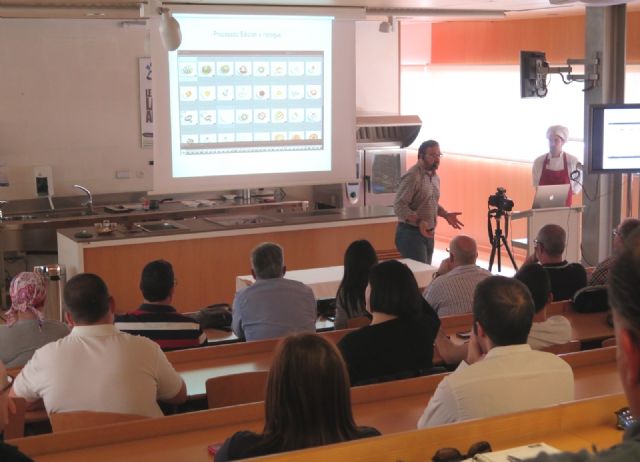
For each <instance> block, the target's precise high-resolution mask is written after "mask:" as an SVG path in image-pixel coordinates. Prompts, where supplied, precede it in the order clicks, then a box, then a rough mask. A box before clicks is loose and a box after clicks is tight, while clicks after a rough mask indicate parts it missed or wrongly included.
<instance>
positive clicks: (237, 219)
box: [205, 215, 282, 226]
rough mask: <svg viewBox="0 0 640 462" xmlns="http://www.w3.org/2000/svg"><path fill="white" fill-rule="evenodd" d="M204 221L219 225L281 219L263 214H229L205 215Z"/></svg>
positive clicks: (279, 221) (242, 224) (246, 223)
mask: <svg viewBox="0 0 640 462" xmlns="http://www.w3.org/2000/svg"><path fill="white" fill-rule="evenodd" d="M205 220H206V221H208V222H209V223H214V224H216V225H220V226H251V225H265V224H272V223H281V222H282V220H280V219H278V218H273V217H265V216H264V215H231V216H227V217H206V218H205Z"/></svg>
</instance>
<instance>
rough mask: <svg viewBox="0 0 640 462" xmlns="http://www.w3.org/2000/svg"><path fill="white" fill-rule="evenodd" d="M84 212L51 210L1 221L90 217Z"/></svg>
mask: <svg viewBox="0 0 640 462" xmlns="http://www.w3.org/2000/svg"><path fill="white" fill-rule="evenodd" d="M92 215H96V214H95V213H93V214H88V213H87V212H86V210H84V209H83V210H51V211H47V212H31V213H28V214H23V215H8V216H5V217H4V218H3V219H2V221H26V220H55V219H57V218H83V217H90V216H92Z"/></svg>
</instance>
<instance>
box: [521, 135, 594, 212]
mask: <svg viewBox="0 0 640 462" xmlns="http://www.w3.org/2000/svg"><path fill="white" fill-rule="evenodd" d="M568 138H569V129H568V128H567V127H563V126H562V125H552V126H551V127H549V128H548V129H547V139H548V140H549V152H548V153H547V154H543V155H541V156H540V157H538V158H537V159H536V160H534V161H533V168H532V171H531V173H532V176H533V186H534V187H535V188H537V187H538V186H545V185H555V184H567V185H568V184H570V185H571V186H570V187H569V188H568V193H567V200H566V202H565V205H566V206H567V207H570V206H571V202H572V197H573V195H574V194H578V193H579V192H580V191H581V190H582V165H581V164H580V162H579V161H578V159H577V158H576V157H575V156H572V155H571V154H569V153H566V152H564V151H563V150H562V148H563V146H564V144H565V143H566V142H567V139H568Z"/></svg>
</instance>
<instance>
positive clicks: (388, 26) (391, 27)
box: [378, 16, 396, 34]
mask: <svg viewBox="0 0 640 462" xmlns="http://www.w3.org/2000/svg"><path fill="white" fill-rule="evenodd" d="M395 25H396V18H394V17H393V16H389V17H388V18H387V20H386V21H382V22H381V23H380V26H378V30H379V31H380V32H382V33H383V34H389V33H391V32H393V31H395V29H396V28H395Z"/></svg>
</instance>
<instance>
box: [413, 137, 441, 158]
mask: <svg viewBox="0 0 640 462" xmlns="http://www.w3.org/2000/svg"><path fill="white" fill-rule="evenodd" d="M435 146H440V143H438V142H437V141H435V140H427V141H425V142H423V143H422V144H421V145H420V147H419V148H418V159H424V156H425V155H426V154H427V149H429V148H433V147H435Z"/></svg>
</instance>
